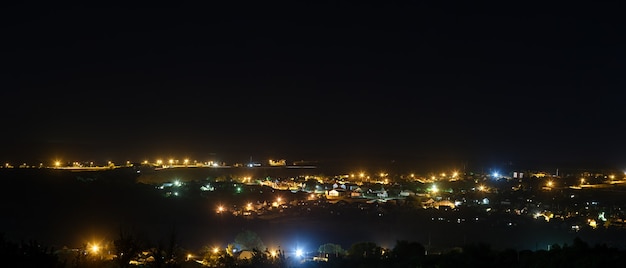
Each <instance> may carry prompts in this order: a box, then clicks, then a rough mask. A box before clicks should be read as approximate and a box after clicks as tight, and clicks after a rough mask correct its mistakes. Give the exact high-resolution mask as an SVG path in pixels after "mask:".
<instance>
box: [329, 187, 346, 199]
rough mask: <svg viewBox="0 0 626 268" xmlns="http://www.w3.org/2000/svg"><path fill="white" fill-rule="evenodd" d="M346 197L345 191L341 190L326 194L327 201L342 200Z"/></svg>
mask: <svg viewBox="0 0 626 268" xmlns="http://www.w3.org/2000/svg"><path fill="white" fill-rule="evenodd" d="M346 195H347V191H346V190H344V189H341V188H337V189H332V190H330V191H327V192H326V198H327V199H338V198H343V197H345V196H346Z"/></svg>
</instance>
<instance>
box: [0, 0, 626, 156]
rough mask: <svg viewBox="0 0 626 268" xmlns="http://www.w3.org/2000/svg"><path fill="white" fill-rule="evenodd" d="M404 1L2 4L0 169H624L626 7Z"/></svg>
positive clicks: (594, 4) (625, 146)
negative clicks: (113, 164) (274, 165)
mask: <svg viewBox="0 0 626 268" xmlns="http://www.w3.org/2000/svg"><path fill="white" fill-rule="evenodd" d="M293 2H296V1H293ZM297 2H300V1H297ZM407 2H411V4H407V3H396V2H392V1H382V2H379V3H375V4H372V3H356V4H355V3H353V4H338V3H334V2H333V1H329V2H324V3H322V2H318V1H313V2H311V3H309V4H305V3H298V4H295V3H280V4H278V3H276V4H273V5H268V3H266V2H264V1H263V3H261V2H253V3H254V4H249V3H245V2H237V3H232V5H215V6H209V5H205V6H184V5H180V4H176V5H174V6H154V7H151V8H145V7H141V8H140V7H133V6H119V7H107V8H103V7H99V8H95V7H90V6H52V5H50V6H45V5H32V6H31V5H26V4H23V5H14V6H5V7H4V8H2V9H1V10H0V12H1V14H0V20H1V26H0V30H1V35H2V42H1V45H0V47H1V48H2V51H3V53H2V56H1V57H2V58H1V60H0V62H2V72H1V74H0V75H1V76H0V78H1V79H2V88H3V90H2V98H1V100H2V102H1V108H0V112H1V113H0V114H1V115H2V128H1V129H2V131H1V133H2V134H0V135H1V136H0V137H1V138H2V143H3V144H2V146H1V147H0V160H2V161H6V162H11V163H16V162H44V163H49V162H50V161H52V160H53V159H64V160H67V161H75V160H92V161H107V160H114V161H125V160H128V159H129V160H133V161H143V160H144V159H149V160H154V159H156V158H157V157H161V158H168V157H174V158H179V159H182V158H184V157H189V158H192V159H198V160H202V161H204V160H209V159H211V158H218V159H220V160H224V161H229V162H231V163H232V162H245V161H248V160H249V158H250V157H253V159H258V160H259V161H261V160H262V161H263V162H265V161H266V160H265V159H267V158H284V159H288V160H290V161H291V160H301V159H304V160H320V161H335V162H338V161H343V162H345V163H351V164H354V163H357V164H358V163H366V162H368V161H383V162H389V163H402V164H406V165H424V166H427V165H430V164H434V163H437V164H446V165H447V164H450V165H457V166H458V165H460V164H462V163H470V164H477V165H491V164H500V163H516V164H520V165H540V164H549V165H555V166H559V165H582V166H585V165H588V166H603V167H610V168H623V167H626V154H625V153H624V152H625V149H626V143H625V142H624V137H626V131H625V130H624V127H623V126H622V125H623V124H624V119H625V118H626V117H625V116H626V108H624V107H625V106H624V101H625V100H626V94H625V93H624V92H625V90H624V89H625V84H626V83H625V80H624V75H625V71H626V68H625V64H624V62H625V60H626V56H625V54H626V53H625V51H626V50H625V49H624V48H625V47H626V44H625V42H624V40H623V37H624V33H625V32H626V31H624V25H625V24H624V23H621V21H620V19H619V18H620V16H621V14H619V11H620V7H623V6H621V5H619V4H607V3H605V4H600V3H597V4H596V3H587V4H585V5H575V4H574V3H568V4H567V5H556V4H555V5H551V4H546V3H542V4H541V5H532V4H527V3H516V4H513V3H509V2H506V1H505V2H506V3H505V2H503V3H497V4H494V3H488V4H487V3H484V4H477V3H465V4H460V5H459V4H456V5H452V4H451V2H445V3H440V1H429V2H428V3H422V2H413V1H407ZM616 2H617V1H616ZM313 3H314V4H313ZM570 4H571V5H572V6H569V5H570Z"/></svg>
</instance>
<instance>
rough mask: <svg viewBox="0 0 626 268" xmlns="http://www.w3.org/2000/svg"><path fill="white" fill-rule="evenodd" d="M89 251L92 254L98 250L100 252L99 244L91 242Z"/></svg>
mask: <svg viewBox="0 0 626 268" xmlns="http://www.w3.org/2000/svg"><path fill="white" fill-rule="evenodd" d="M89 251H90V252H91V253H93V254H98V252H100V246H99V245H98V244H92V245H91V246H90V247H89Z"/></svg>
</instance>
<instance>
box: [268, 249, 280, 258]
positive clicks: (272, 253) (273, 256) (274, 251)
mask: <svg viewBox="0 0 626 268" xmlns="http://www.w3.org/2000/svg"><path fill="white" fill-rule="evenodd" d="M270 255H272V258H275V257H276V255H278V253H276V250H272V252H270Z"/></svg>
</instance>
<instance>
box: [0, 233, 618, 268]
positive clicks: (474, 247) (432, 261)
mask: <svg viewBox="0 0 626 268" xmlns="http://www.w3.org/2000/svg"><path fill="white" fill-rule="evenodd" d="M135 243H137V241H134V240H133V238H130V237H120V238H119V239H118V240H116V241H115V243H114V244H115V249H114V252H116V253H117V254H118V256H124V257H121V258H120V257H116V258H113V259H103V258H96V257H95V256H90V253H89V250H88V249H86V248H85V249H84V250H79V251H76V252H75V253H74V256H70V257H69V258H67V257H65V258H63V257H60V256H59V254H58V251H55V250H54V249H52V248H49V247H46V246H44V245H41V244H39V243H37V242H36V241H28V242H19V243H18V242H13V241H8V240H7V239H5V237H4V236H1V237H0V258H1V261H2V263H5V264H9V265H8V267H77V268H78V267H111V268H115V267H261V268H263V267H267V268H270V267H281V268H282V267H364V268H365V267H483V268H484V267H499V268H500V267H614V266H615V265H618V264H623V263H626V252H625V251H624V250H620V249H618V248H614V247H608V246H606V245H604V244H597V245H595V246H590V245H588V244H587V243H586V242H584V241H582V240H581V239H579V238H576V239H574V241H573V243H572V244H563V245H559V244H554V245H552V246H551V247H550V250H537V251H531V250H521V251H517V250H514V249H504V250H495V249H492V248H491V246H490V245H489V244H485V243H475V244H467V245H465V246H463V247H458V248H451V249H448V250H445V251H442V252H437V253H433V252H428V251H427V249H426V248H425V247H424V246H423V245H421V244H420V243H417V242H411V241H402V240H401V241H396V245H395V246H394V247H393V248H392V249H385V248H382V247H380V246H378V245H377V244H375V243H372V242H358V243H354V244H352V245H351V247H350V248H349V249H346V250H344V249H341V248H340V247H339V248H333V246H338V245H333V244H326V245H322V246H320V249H319V251H318V253H317V255H316V256H317V257H316V258H315V259H312V258H311V257H308V258H306V259H305V258H304V257H303V258H299V257H295V256H293V257H287V256H286V255H285V253H284V252H281V251H279V252H277V254H272V253H271V252H270V251H268V250H267V249H265V250H259V249H256V248H255V249H252V250H250V253H251V256H250V258H245V259H242V258H239V257H238V255H236V254H232V252H228V251H222V252H219V253H217V252H213V253H212V252H209V251H207V252H203V253H202V254H201V255H200V256H198V257H197V258H194V259H190V258H189V257H187V258H185V255H184V253H182V252H181V251H177V250H171V251H168V250H162V249H159V248H157V249H156V250H155V249H151V250H150V252H151V253H153V254H152V258H151V259H149V261H144V262H142V263H134V264H132V263H133V262H132V261H133V260H135V259H136V257H134V256H137V254H138V253H139V252H140V250H138V249H137V248H132V245H133V244H135ZM329 248H331V249H330V250H329ZM123 251H125V252H126V253H127V254H126V255H124V254H120V253H122V252H123ZM274 253H276V252H274ZM133 255H134V256H133ZM2 266H5V265H2Z"/></svg>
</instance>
